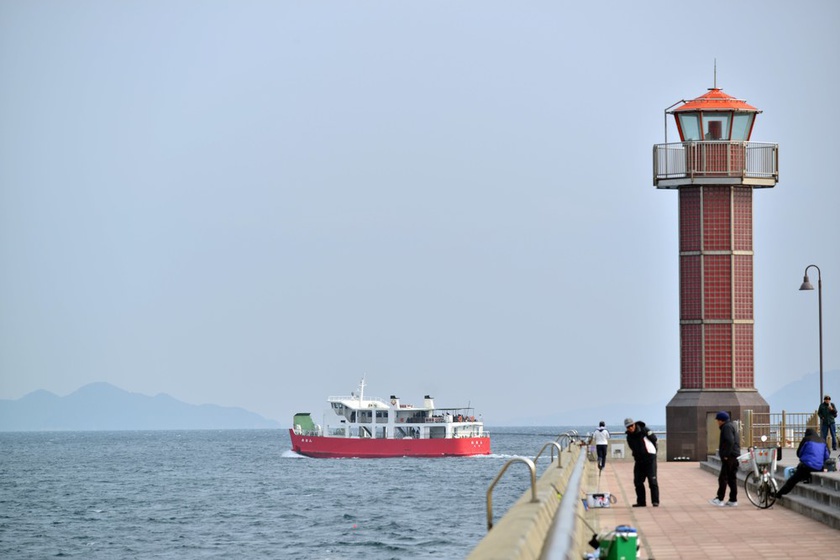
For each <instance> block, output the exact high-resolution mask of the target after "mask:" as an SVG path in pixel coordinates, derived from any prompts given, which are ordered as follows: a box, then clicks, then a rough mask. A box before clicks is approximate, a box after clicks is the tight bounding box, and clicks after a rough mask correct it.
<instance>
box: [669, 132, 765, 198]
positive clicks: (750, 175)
mask: <svg viewBox="0 0 840 560" xmlns="http://www.w3.org/2000/svg"><path fill="white" fill-rule="evenodd" d="M778 180H779V145H778V144H768V143H762V142H743V141H738V142H733V141H725V140H724V141H721V140H715V141H695V142H674V143H671V144H656V145H654V146H653V184H654V186H655V187H656V188H658V189H679V188H681V187H689V186H699V185H742V186H745V187H755V188H768V187H774V186H775V185H776V183H777V182H778Z"/></svg>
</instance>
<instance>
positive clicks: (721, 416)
mask: <svg viewBox="0 0 840 560" xmlns="http://www.w3.org/2000/svg"><path fill="white" fill-rule="evenodd" d="M715 420H723V421H724V422H729V414H727V413H725V412H724V411H722V410H721V411H720V412H718V413H717V414H715Z"/></svg>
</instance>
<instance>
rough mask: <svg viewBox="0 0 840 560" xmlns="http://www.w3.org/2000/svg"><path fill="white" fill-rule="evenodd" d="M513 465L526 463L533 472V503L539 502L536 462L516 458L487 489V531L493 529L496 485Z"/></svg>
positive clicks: (508, 463) (506, 464)
mask: <svg viewBox="0 0 840 560" xmlns="http://www.w3.org/2000/svg"><path fill="white" fill-rule="evenodd" d="M513 463H525V464H526V465H528V469H529V470H530V471H531V503H534V502H538V501H539V500H538V499H537V467H536V465H534V462H533V461H532V460H531V459H528V458H527V457H514V458H513V459H511V460H510V461H508V462H507V463H505V465H504V466H503V467H502V470H500V471H499V474H497V475H496V478H494V479H493V482H491V483H490V487H489V488H488V489H487V530H488V531H489V530H490V529H492V528H493V488H495V487H496V483H497V482H499V479H500V478H502V475H503V474H505V471H506V470H507V469H508V467H509V466H511V465H512V464H513Z"/></svg>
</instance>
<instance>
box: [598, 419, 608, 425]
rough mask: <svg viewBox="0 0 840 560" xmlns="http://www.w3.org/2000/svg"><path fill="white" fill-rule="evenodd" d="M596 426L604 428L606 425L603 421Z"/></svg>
mask: <svg viewBox="0 0 840 560" xmlns="http://www.w3.org/2000/svg"><path fill="white" fill-rule="evenodd" d="M598 426H606V424H605V423H604V421H603V420H601V421H600V422H598Z"/></svg>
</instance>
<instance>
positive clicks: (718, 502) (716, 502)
mask: <svg viewBox="0 0 840 560" xmlns="http://www.w3.org/2000/svg"><path fill="white" fill-rule="evenodd" d="M709 503H710V504H712V505H713V506H720V507H723V502H722V501H720V500H718V499H717V498H715V499H714V500H709Z"/></svg>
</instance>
